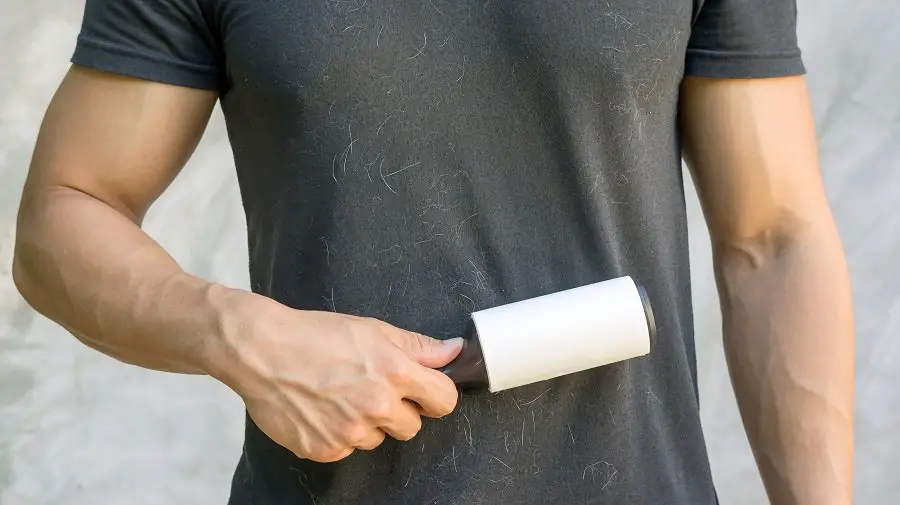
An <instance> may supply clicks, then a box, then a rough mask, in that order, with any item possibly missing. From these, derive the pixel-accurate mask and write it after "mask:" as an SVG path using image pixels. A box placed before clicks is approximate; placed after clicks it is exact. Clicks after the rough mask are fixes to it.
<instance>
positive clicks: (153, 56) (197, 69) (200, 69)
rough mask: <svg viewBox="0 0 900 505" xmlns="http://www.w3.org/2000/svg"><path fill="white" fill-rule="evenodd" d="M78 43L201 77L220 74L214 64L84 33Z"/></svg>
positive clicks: (79, 37)
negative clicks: (129, 46) (179, 58)
mask: <svg viewBox="0 0 900 505" xmlns="http://www.w3.org/2000/svg"><path fill="white" fill-rule="evenodd" d="M78 43H79V44H81V45H84V46H87V47H88V48H91V49H96V50H100V51H106V52H110V53H115V54H117V55H119V56H125V57H128V58H132V59H136V60H141V61H145V62H149V63H157V64H163V65H168V66H170V67H176V68H178V69H179V70H182V71H185V72H189V73H192V74H195V75H198V74H199V75H202V76H203V77H209V76H212V77H217V76H219V74H220V71H219V69H218V68H216V67H214V66H208V65H202V64H198V63H190V62H185V61H179V60H174V59H170V58H166V57H165V56H163V55H161V54H159V53H152V52H147V53H144V52H140V51H134V50H131V49H128V48H125V47H122V46H120V45H117V44H110V43H108V42H103V41H100V40H96V39H92V38H90V37H88V36H85V35H79V36H78Z"/></svg>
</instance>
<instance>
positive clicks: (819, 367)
mask: <svg viewBox="0 0 900 505" xmlns="http://www.w3.org/2000/svg"><path fill="white" fill-rule="evenodd" d="M716 249H717V251H716V256H717V277H718V281H719V285H720V292H721V298H722V309H723V320H724V331H725V352H726V357H727V360H728V364H729V370H730V373H731V377H732V381H733V383H734V387H735V391H736V394H737V399H738V404H739V407H740V410H741V415H742V417H743V420H744V425H745V428H746V430H747V434H748V437H749V439H750V443H751V446H752V448H753V452H754V455H755V457H756V460H757V463H758V465H759V468H760V472H761V474H762V477H763V480H764V482H765V486H766V489H767V492H768V494H769V497H770V499H771V501H772V504H773V505H832V504H834V505H836V504H841V505H847V504H850V503H852V481H853V380H854V379H853V373H854V344H853V321H852V307H851V294H850V282H849V276H848V273H847V267H846V263H845V260H844V256H843V252H842V249H841V245H840V243H839V239H838V237H837V233H836V231H835V230H834V229H833V227H831V226H821V227H819V229H812V228H809V227H807V228H805V229H804V231H801V232H797V233H791V234H788V235H779V234H773V235H770V236H768V237H766V238H765V239H762V240H753V241H749V242H748V243H744V244H731V245H720V246H718V247H717V248H716Z"/></svg>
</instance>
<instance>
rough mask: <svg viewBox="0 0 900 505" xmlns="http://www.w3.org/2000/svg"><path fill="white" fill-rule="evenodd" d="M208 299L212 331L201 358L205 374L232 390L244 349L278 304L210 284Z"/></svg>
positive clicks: (238, 372)
mask: <svg viewBox="0 0 900 505" xmlns="http://www.w3.org/2000/svg"><path fill="white" fill-rule="evenodd" d="M206 299H207V301H208V306H209V307H210V310H211V321H212V329H211V331H210V332H209V335H210V338H208V339H207V342H206V347H205V349H204V352H203V353H202V354H203V357H202V361H203V362H202V367H203V370H204V372H205V373H206V374H207V375H209V376H210V377H212V378H214V379H216V380H218V381H219V382H222V383H223V384H225V385H226V386H228V387H230V388H231V389H235V386H236V384H237V383H238V382H240V379H239V376H240V375H242V372H241V370H242V369H244V368H245V366H244V365H243V359H242V358H243V356H242V347H244V346H245V345H246V342H247V341H249V340H252V338H253V337H252V335H253V334H254V333H255V327H256V326H257V325H258V321H259V319H260V318H261V317H264V316H262V314H265V313H266V312H267V311H270V310H271V308H270V307H271V306H272V305H273V304H276V302H274V301H272V300H270V299H268V298H266V297H263V296H260V295H257V294H255V293H252V292H250V291H245V290H242V289H234V288H229V287H226V286H222V285H219V284H210V285H209V286H208V288H207V292H206Z"/></svg>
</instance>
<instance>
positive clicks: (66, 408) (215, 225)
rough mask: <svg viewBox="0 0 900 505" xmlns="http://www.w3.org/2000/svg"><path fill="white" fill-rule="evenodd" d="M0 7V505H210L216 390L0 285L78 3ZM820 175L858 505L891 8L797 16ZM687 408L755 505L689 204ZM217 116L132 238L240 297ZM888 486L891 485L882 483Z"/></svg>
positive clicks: (240, 234)
mask: <svg viewBox="0 0 900 505" xmlns="http://www.w3.org/2000/svg"><path fill="white" fill-rule="evenodd" d="M19 3H20V2H15V3H14V2H12V1H5V0H4V1H3V2H2V4H0V69H2V72H0V505H62V504H66V505H82V504H84V505H87V504H91V505H93V504H97V503H103V504H118V503H123V504H124V503H128V504H130V505H144V504H154V505H156V504H173V505H177V504H192V505H194V504H196V505H207V504H209V505H213V504H222V503H224V500H225V496H226V493H227V485H228V483H229V479H230V475H231V471H232V468H233V466H234V463H235V461H236V458H237V456H238V454H239V451H240V442H241V437H242V421H243V418H242V410H241V404H240V402H239V401H238V399H237V398H235V397H234V396H233V395H232V394H230V392H229V391H227V390H226V389H225V388H224V387H222V386H220V385H218V384H217V383H215V382H213V381H212V380H209V379H205V378H197V377H179V376H168V375H164V374H159V373H152V372H146V371H142V370H139V369H136V368H133V367H127V366H124V365H120V364H118V363H116V362H114V361H112V360H111V359H108V358H105V357H103V356H101V355H99V354H97V353H94V352H92V351H89V350H87V349H85V348H83V347H82V346H80V344H77V343H76V342H75V340H74V339H72V338H71V337H69V336H67V334H66V333H65V332H63V331H62V330H61V329H59V328H58V327H56V326H55V325H53V324H51V323H49V322H48V321H46V320H45V319H43V318H41V317H38V316H36V315H35V314H34V313H33V312H32V311H31V310H30V309H28V308H27V306H26V305H25V303H24V302H23V301H22V300H21V299H20V298H19V297H18V295H17V294H16V292H15V289H14V287H13V285H12V281H11V279H10V261H11V258H12V243H13V234H14V231H15V211H16V207H17V205H18V194H19V191H20V189H21V185H22V181H23V179H24V173H25V170H26V167H27V165H28V160H29V156H30V153H31V148H32V146H33V143H34V137H35V133H36V131H37V127H38V123H39V121H40V118H41V115H42V113H43V111H44V108H45V107H46V105H47V102H48V100H49V98H50V95H51V93H52V92H53V89H54V88H55V86H56V84H57V83H58V82H59V79H60V78H61V77H62V74H63V72H64V71H65V68H66V63H67V59H68V57H69V54H70V52H71V49H72V47H73V43H74V40H75V36H76V34H77V31H78V23H79V21H80V16H81V9H82V5H83V2H81V1H74V2H73V1H71V0H31V1H29V2H24V3H21V5H19V6H14V5H15V4H19ZM798 4H799V9H800V18H801V26H800V35H801V46H802V47H803V49H804V51H805V55H806V62H807V65H808V67H809V70H810V86H811V88H812V92H813V101H814V104H815V111H816V119H817V123H818V126H819V136H820V139H821V144H820V145H821V152H822V162H823V171H824V174H825V179H826V185H827V188H828V193H829V196H830V197H831V200H832V204H833V208H834V212H835V215H836V217H837V220H838V224H839V226H840V229H841V233H842V236H843V238H844V242H845V246H846V249H847V253H848V256H849V261H850V267H851V271H852V275H853V281H854V295H855V300H856V313H857V319H856V327H857V341H858V348H859V351H858V374H857V375H858V382H857V384H858V395H857V405H858V409H857V412H858V414H857V455H858V456H857V501H858V502H859V503H864V504H867V505H882V504H885V505H886V504H888V503H896V501H895V500H896V496H898V494H900V480H898V479H897V478H896V468H897V466H898V464H900V430H898V429H897V428H898V427H900V388H898V387H896V386H895V384H897V383H898V382H900V368H898V367H896V366H892V365H893V364H894V361H893V359H894V358H897V359H898V360H900V342H898V339H897V338H896V336H897V333H898V331H900V261H898V252H897V251H900V215H898V214H897V213H896V212H891V211H892V210H895V209H896V208H897V204H898V202H900V93H898V92H897V89H898V88H897V82H898V78H900V71H898V70H896V66H897V63H898V58H897V53H896V49H897V48H898V47H900V32H898V30H897V29H896V26H897V23H898V21H900V2H897V1H896V0H799V1H798ZM687 191H688V194H689V206H690V215H691V225H692V226H691V245H692V251H693V260H694V265H693V275H694V279H695V304H696V309H695V312H696V317H697V340H698V349H699V354H700V355H699V358H698V359H699V370H700V379H701V385H700V389H701V404H702V409H703V420H704V427H705V430H706V434H707V438H708V443H709V446H710V452H711V455H712V460H713V468H714V473H715V478H716V482H717V485H718V488H719V492H720V495H721V498H722V503H723V504H725V505H744V504H747V505H749V504H761V503H765V498H764V494H763V492H762V488H761V485H760V483H759V477H758V476H757V473H756V470H755V467H754V465H753V460H752V457H751V456H750V453H749V449H748V446H747V442H746V439H745V436H744V433H743V430H742V428H741V425H740V420H739V418H738V415H737V409H736V408H735V404H734V396H733V394H732V392H731V389H730V386H729V382H728V379H727V373H726V371H725V366H724V360H723V355H722V346H721V342H720V333H719V324H720V315H719V313H718V303H717V300H716V294H715V291H714V286H713V281H712V273H711V268H710V254H709V241H708V237H707V235H706V229H705V227H704V225H703V222H702V219H701V217H700V213H699V208H698V205H697V202H696V195H695V194H694V192H693V189H692V188H688V189H687ZM243 224H244V221H243V215H242V213H241V209H240V205H239V201H238V192H237V186H236V178H235V175H234V173H233V165H232V161H231V155H230V152H229V149H228V144H227V140H226V137H225V131H224V127H223V123H222V119H221V116H220V115H218V114H217V115H216V116H215V117H214V119H213V122H212V124H211V125H210V127H209V130H208V131H207V134H206V137H205V138H204V140H203V142H202V144H201V146H200V148H199V149H198V151H197V153H196V155H195V156H194V158H193V159H192V160H191V162H190V164H189V166H188V167H187V169H186V170H185V171H184V173H183V174H182V175H181V176H180V177H179V178H178V180H177V181H176V182H175V184H174V185H173V187H172V188H171V190H170V191H169V192H168V193H167V194H166V195H165V196H164V197H163V198H162V199H161V200H160V201H159V203H158V204H157V205H156V206H155V207H154V208H153V210H152V211H151V215H150V216H149V218H148V220H147V226H146V227H147V230H148V231H149V232H150V234H151V235H153V236H154V237H155V238H156V239H157V240H159V241H160V242H161V243H162V244H163V245H164V246H165V247H167V248H168V249H169V250H170V251H171V252H172V254H173V255H174V256H175V257H176V258H177V259H178V260H179V261H180V262H181V264H182V265H183V266H184V267H185V268H186V269H188V270H190V271H192V272H194V273H197V274H199V275H201V276H205V277H207V278H210V279H214V280H217V281H220V282H224V283H226V284H230V285H234V286H245V285H246V284H247V274H246V272H245V270H246V263H247V258H246V247H245V231H244V229H243ZM890 475H894V478H890V477H889V476H890Z"/></svg>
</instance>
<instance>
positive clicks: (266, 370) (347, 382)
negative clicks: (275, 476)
mask: <svg viewBox="0 0 900 505" xmlns="http://www.w3.org/2000/svg"><path fill="white" fill-rule="evenodd" d="M250 296H253V297H255V295H250ZM257 301H258V300H257ZM262 305H264V306H265V308H263V309H262V310H257V309H254V310H253V314H252V315H251V316H250V317H252V318H253V321H252V322H251V323H250V324H241V325H239V327H240V328H242V330H238V331H237V332H235V333H234V334H233V335H229V334H228V333H229V332H228V331H225V332H224V333H225V335H223V338H222V342H221V344H223V348H224V349H225V354H226V355H227V356H229V358H227V359H226V360H225V362H227V363H229V364H230V366H227V367H225V368H224V369H223V370H221V371H212V372H211V374H212V375H213V376H215V377H216V378H218V379H219V380H221V381H222V382H224V383H225V384H227V385H228V386H229V387H231V388H232V389H233V390H234V391H235V392H236V393H237V394H238V395H240V396H241V398H243V400H244V402H245V404H246V406H247V411H248V412H249V414H250V417H251V418H252V419H253V421H254V422H255V423H256V425H257V426H259V428H260V429H261V430H262V431H263V432H264V433H265V434H266V435H268V436H269V438H271V439H272V440H274V441H275V442H277V443H278V444H280V445H282V446H284V447H285V448H287V449H289V450H290V451H291V452H293V453H294V454H296V455H297V456H298V457H301V458H305V459H311V460H314V461H319V462H332V461H337V460H340V459H343V458H345V457H347V456H348V455H350V454H351V453H352V452H353V451H354V450H355V449H365V450H369V449H374V448H375V447H377V446H378V445H380V444H381V443H382V441H384V437H385V434H388V435H390V436H392V437H393V438H395V439H397V440H401V441H406V440H409V439H411V438H412V437H413V436H415V435H416V433H417V432H418V431H419V429H420V428H421V427H422V420H421V416H422V415H425V416H427V417H433V418H437V417H442V416H445V415H447V414H449V413H450V412H452V411H453V409H454V408H455V406H456V401H457V397H458V393H457V390H456V386H455V385H454V384H453V381H452V380H450V379H449V378H448V377H447V376H445V375H444V374H443V373H441V372H439V371H438V370H435V369H436V368H440V367H443V366H445V365H447V364H448V363H450V362H451V361H452V360H453V359H454V358H456V356H457V355H458V354H459V352H460V350H461V348H462V342H461V341H460V339H453V340H448V341H441V340H436V339H433V338H430V337H426V336H423V335H420V334H418V333H413V332H409V331H406V330H403V329H400V328H397V327H395V326H391V325H390V324H388V323H385V322H383V321H379V320H376V319H369V318H362V317H355V316H348V315H343V314H336V313H332V312H316V311H300V310H293V309H290V308H287V307H284V306H282V305H279V304H277V303H275V302H271V301H269V300H265V301H264V302H262Z"/></svg>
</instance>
